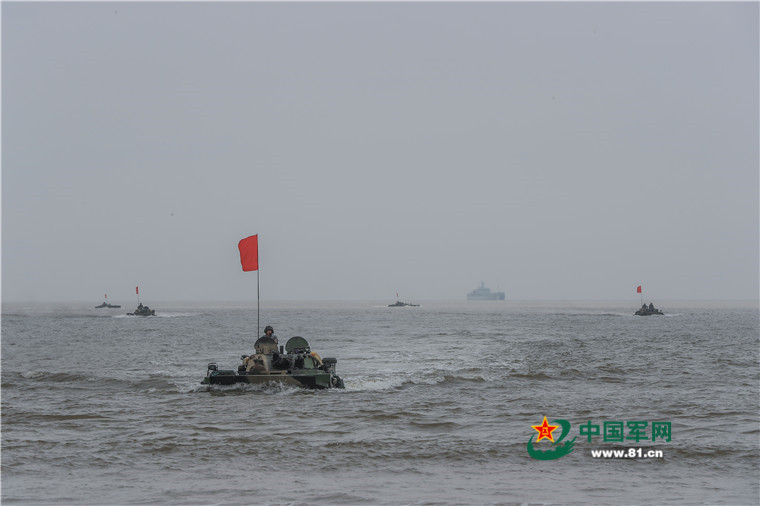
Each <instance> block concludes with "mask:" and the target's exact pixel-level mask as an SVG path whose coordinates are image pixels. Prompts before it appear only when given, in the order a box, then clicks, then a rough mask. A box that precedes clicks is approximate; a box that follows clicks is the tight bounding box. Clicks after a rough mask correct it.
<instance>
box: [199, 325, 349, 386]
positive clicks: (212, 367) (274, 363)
mask: <svg viewBox="0 0 760 506" xmlns="http://www.w3.org/2000/svg"><path fill="white" fill-rule="evenodd" d="M254 350H255V353H254V354H252V355H243V356H241V357H240V358H241V360H242V361H243V363H242V364H240V365H239V366H238V369H237V371H234V370H222V369H219V367H218V366H217V365H216V363H214V362H211V363H209V364H208V370H207V371H206V377H205V378H203V382H202V383H203V384H205V385H233V384H235V383H252V384H266V383H270V382H279V383H282V384H286V385H293V386H298V387H303V388H311V389H324V388H344V385H343V380H342V379H341V377H340V376H338V375H337V374H335V364H336V363H337V362H338V359H336V358H327V357H325V358H321V357H320V356H319V355H318V354H317V353H316V352H314V351H311V348H310V347H309V343H308V341H306V339H304V338H303V337H300V336H295V337H291V338H290V339H288V342H287V343H286V344H285V347H284V349H283V347H282V346H280V347H279V349H278V347H277V343H276V342H275V341H274V340H273V339H272V338H270V337H268V336H263V337H261V338H259V340H258V341H256V343H255V344H254Z"/></svg>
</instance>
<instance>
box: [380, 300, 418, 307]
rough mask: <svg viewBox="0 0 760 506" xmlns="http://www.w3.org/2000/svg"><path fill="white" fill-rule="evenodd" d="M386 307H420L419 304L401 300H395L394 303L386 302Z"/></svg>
mask: <svg viewBox="0 0 760 506" xmlns="http://www.w3.org/2000/svg"><path fill="white" fill-rule="evenodd" d="M388 307H420V305H419V304H410V303H408V302H401V301H400V300H397V301H396V302H395V303H394V304H388Z"/></svg>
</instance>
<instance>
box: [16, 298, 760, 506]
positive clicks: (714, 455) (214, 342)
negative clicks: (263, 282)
mask: <svg viewBox="0 0 760 506" xmlns="http://www.w3.org/2000/svg"><path fill="white" fill-rule="evenodd" d="M150 306H151V307H152V308H154V309H156V310H157V314H158V316H156V317H149V318H141V317H128V316H125V313H126V312H127V311H130V310H131V309H132V308H131V306H130V308H123V309H91V308H90V307H91V306H90V307H88V306H87V305H85V304H80V305H75V304H69V305H59V306H43V305H23V304H4V305H3V310H2V454H1V457H2V503H3V504H4V505H5V504H67V505H68V504H182V505H184V504H188V505H193V504H213V505H216V504H220V505H222V504H230V505H232V504H357V505H361V504H381V505H384V504H441V505H448V504H512V503H562V504H586V503H595V504H758V502H760V478H759V476H760V458H759V450H760V415H759V413H760V409H759V408H760V406H759V401H760V337H759V336H760V323H759V322H760V315H759V312H758V307H757V304H752V303H749V304H747V303H736V304H731V303H714V304H711V303H678V304H676V303H672V304H670V305H668V304H667V303H661V304H660V306H662V309H663V310H664V311H665V313H666V314H665V315H664V316H653V317H637V316H633V312H634V311H635V310H636V309H637V307H636V306H637V304H635V302H634V303H633V304H625V303H599V304H595V303H537V304H529V303H515V302H510V301H494V302H474V301H473V302H466V301H463V302H430V303H424V302H423V303H422V306H421V307H407V308H388V307H385V304H382V303H359V302H351V303H337V302H330V303H315V302H308V303H282V304H275V303H271V304H263V305H262V310H261V326H262V327H263V326H264V325H267V324H271V325H273V326H274V327H275V330H276V334H277V335H278V336H279V339H280V342H281V343H284V341H285V340H286V339H287V338H288V337H290V336H294V335H300V336H303V337H305V338H306V339H307V340H308V341H309V342H310V344H311V347H312V349H313V350H315V351H317V352H318V353H319V354H320V355H321V356H322V357H336V358H338V364H337V369H338V374H340V375H341V376H342V377H343V379H344V381H345V385H346V388H345V390H326V391H306V390H301V389H297V388H291V387H284V388H283V387H280V386H276V385H272V386H252V385H245V386H239V385H238V386H214V387H209V386H203V385H201V384H200V382H201V379H202V378H203V376H204V374H205V371H206V364H207V363H208V362H211V361H214V362H217V363H218V364H219V366H220V368H229V369H234V368H237V365H238V364H239V361H240V355H241V354H242V353H247V352H251V351H252V349H253V342H254V341H255V338H256V326H257V317H256V308H255V307H253V308H251V307H250V306H243V305H240V304H237V305H221V304H215V305H213V306H204V305H199V304H180V303H174V304H168V303H167V304H152V303H151V304H150ZM545 416H546V417H547V419H548V421H549V422H551V421H553V420H566V421H567V422H568V423H569V424H570V432H569V435H568V436H567V438H566V440H565V441H564V443H567V441H569V440H570V439H571V438H575V442H574V448H573V450H572V451H571V452H570V453H567V454H566V455H564V456H562V457H559V458H555V459H552V460H538V459H535V458H533V457H532V456H531V455H530V454H529V452H528V449H527V446H528V442H529V441H531V439H532V441H533V444H534V446H535V448H541V449H542V450H551V449H552V448H557V446H554V445H552V443H551V442H549V441H548V440H547V438H544V439H543V440H542V441H541V442H538V441H537V440H536V436H537V435H538V432H537V431H536V430H535V429H533V427H532V426H534V425H541V423H542V421H543V419H544V417H545ZM630 422H638V423H639V424H641V422H647V425H646V427H645V428H644V429H643V430H638V432H636V431H634V430H633V429H630V427H629V425H628V424H629V423H630ZM653 422H657V423H658V424H659V426H660V427H664V426H667V427H668V428H669V432H668V433H667V434H665V433H664V432H659V437H655V441H652V437H653V435H652V432H651V429H652V423H653ZM605 423H607V424H608V425H609V427H610V433H609V436H610V437H609V438H607V434H606V430H607V428H606V426H605ZM584 424H586V426H587V427H593V426H597V427H599V435H591V436H589V435H588V434H587V432H589V430H590V431H591V432H594V431H593V429H587V430H586V434H585V435H584V433H582V432H581V427H582V425H584ZM616 424H620V425H619V426H621V427H623V431H622V436H620V437H621V438H622V441H617V440H615V439H616V438H617V437H618V435H617V434H616V433H615V431H614V427H616V426H617V425H616ZM665 424H668V425H665ZM554 425H557V424H556V423H555V424H554ZM639 427H641V425H639ZM560 431H561V429H560V430H557V431H555V432H554V436H555V440H556V439H557V437H558V436H559V433H560ZM644 436H646V438H644ZM666 436H667V437H666ZM589 439H590V441H589ZM605 439H606V440H605ZM557 443H559V441H557ZM629 448H633V449H634V450H635V451H636V449H638V448H641V449H642V450H643V451H644V452H646V451H650V450H659V451H661V455H662V457H655V458H639V457H638V456H635V457H634V458H629V459H622V458H621V459H597V458H593V457H592V455H591V452H592V451H594V450H599V449H624V450H625V451H628V449H629ZM635 451H634V453H635Z"/></svg>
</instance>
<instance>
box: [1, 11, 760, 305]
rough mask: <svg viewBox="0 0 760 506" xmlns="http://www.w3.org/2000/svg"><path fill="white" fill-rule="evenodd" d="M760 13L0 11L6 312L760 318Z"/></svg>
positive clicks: (3, 248)
mask: <svg viewBox="0 0 760 506" xmlns="http://www.w3.org/2000/svg"><path fill="white" fill-rule="evenodd" d="M758 46H759V44H758V3H757V2H743V3H722V2H721V3H703V2H698V3H686V2H676V3H620V2H614V3H601V2H591V3H564V2H563V3H498V2H488V3H477V4H472V3H396V2H393V3H345V2H338V3H284V4H283V3H278V4H274V3H242V2H235V3H222V4H219V3H145V2H136V3H93V2H85V3H64V2H55V3H36V2H35V3H12V2H3V4H2V297H3V300H4V301H26V300H41V301H44V300H76V301H79V300H81V301H90V302H93V303H97V302H99V301H101V300H102V298H103V294H104V293H108V297H109V300H112V301H115V302H116V301H121V302H125V303H127V304H129V303H130V301H134V297H135V295H134V287H135V286H136V285H139V286H140V293H141V299H142V300H143V301H145V302H147V303H149V302H150V301H151V300H243V301H247V300H255V298H256V273H254V272H250V273H243V272H242V270H241V267H240V262H239V256H238V251H237V243H238V241H239V240H240V239H242V238H244V237H246V236H248V235H252V234H255V233H258V234H259V247H260V250H259V255H260V262H261V271H260V276H261V298H262V300H286V299H294V300H309V299H326V300H336V299H337V300H350V299H358V300H387V301H393V300H395V298H396V293H397V292H398V293H399V297H400V298H401V299H402V300H413V301H414V300H416V301H419V300H445V299H452V300H457V299H460V300H464V298H465V294H466V293H467V292H468V291H470V290H472V289H474V288H475V287H476V286H478V285H479V284H480V282H481V281H485V283H486V286H489V287H490V288H492V289H496V288H499V289H501V290H504V291H506V293H507V298H508V299H513V300H530V299H548V300H552V299H555V300H556V299H594V300H597V299H600V300H602V299H614V300H627V299H631V300H632V301H633V302H638V295H636V293H635V289H636V286H637V285H643V286H644V296H645V298H646V299H647V300H650V299H651V300H654V301H655V302H657V301H658V300H666V299H757V298H758V278H759V273H758V263H759V262H758V244H759V239H758V231H759V229H760V225H759V217H758V216H759V210H758V195H759V191H760V185H759V183H758V170H759V169H758V164H759V159H758V136H759V131H758V111H759V105H758V91H759V89H758V61H759V59H760V58H759V55H758V53H759V51H758Z"/></svg>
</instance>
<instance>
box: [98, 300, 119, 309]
mask: <svg viewBox="0 0 760 506" xmlns="http://www.w3.org/2000/svg"><path fill="white" fill-rule="evenodd" d="M104 307H108V308H115V307H121V306H120V305H118V304H109V303H107V302H104V303H102V304H101V305H99V306H95V309H101V308H104Z"/></svg>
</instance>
